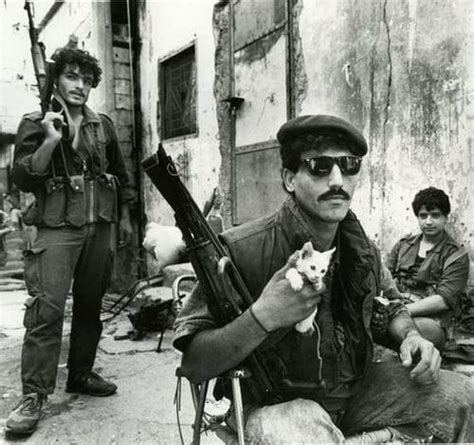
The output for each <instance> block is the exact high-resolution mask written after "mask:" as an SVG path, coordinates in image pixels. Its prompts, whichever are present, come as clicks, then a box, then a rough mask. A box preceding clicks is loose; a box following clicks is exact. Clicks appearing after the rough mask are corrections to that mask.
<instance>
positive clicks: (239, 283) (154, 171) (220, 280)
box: [142, 144, 277, 403]
mask: <svg viewBox="0 0 474 445" xmlns="http://www.w3.org/2000/svg"><path fill="white" fill-rule="evenodd" d="M142 166H143V168H144V170H145V172H146V173H147V175H148V176H149V177H150V179H151V181H152V182H153V184H154V185H155V186H156V188H157V189H158V190H159V191H160V192H161V194H162V195H163V197H164V198H165V200H166V201H167V202H168V204H169V205H170V206H171V207H172V208H173V210H174V212H175V218H176V224H177V226H178V227H179V229H180V230H181V232H182V233H183V239H184V242H185V244H186V247H187V252H188V255H189V259H190V261H191V263H192V265H193V267H194V271H195V272H196V275H197V278H198V280H199V283H200V286H201V287H202V290H203V292H204V293H205V295H206V296H207V298H208V301H207V302H208V306H209V310H210V311H211V313H212V314H213V315H214V316H215V318H216V319H217V320H218V321H219V322H221V323H222V325H225V324H227V323H229V322H230V321H232V320H234V319H235V318H237V317H238V316H239V315H240V314H242V312H243V311H245V310H246V309H247V308H248V307H249V306H250V305H251V304H252V303H253V299H252V297H251V295H250V292H249V291H248V289H247V286H246V285H245V283H244V281H243V279H242V276H241V275H240V273H239V271H238V270H237V268H236V267H235V265H234V263H233V262H232V260H231V259H230V258H229V256H228V255H227V252H226V250H225V248H224V246H223V244H222V243H221V242H220V240H219V239H218V237H217V236H216V234H215V233H214V232H213V230H212V229H211V227H210V226H209V224H208V222H207V221H206V219H205V217H204V215H203V214H202V212H201V210H200V209H199V207H198V206H197V204H196V202H195V201H194V199H193V198H192V196H191V194H190V193H189V191H188V190H187V188H186V187H185V186H184V184H183V183H182V182H181V180H180V178H179V174H178V172H177V170H176V166H175V164H174V162H173V160H172V159H171V157H170V156H168V155H167V154H166V152H165V150H164V148H163V146H162V145H161V144H160V145H159V148H158V151H157V152H156V153H155V154H154V155H152V156H150V157H148V158H147V159H145V160H144V161H143V162H142ZM244 365H245V366H247V367H248V368H249V369H250V372H251V375H252V378H253V379H254V381H255V382H256V383H257V385H258V387H259V388H258V389H259V391H258V393H256V394H253V396H254V397H257V398H258V399H260V400H261V401H264V402H266V403H271V402H273V403H274V402H275V401H276V400H277V387H276V384H275V382H274V381H273V380H272V377H271V374H270V372H269V371H268V369H267V368H266V366H265V363H264V362H263V360H261V358H260V357H259V352H258V350H256V351H254V352H253V353H252V354H251V355H250V356H249V357H248V358H247V359H246V360H245V363H244Z"/></svg>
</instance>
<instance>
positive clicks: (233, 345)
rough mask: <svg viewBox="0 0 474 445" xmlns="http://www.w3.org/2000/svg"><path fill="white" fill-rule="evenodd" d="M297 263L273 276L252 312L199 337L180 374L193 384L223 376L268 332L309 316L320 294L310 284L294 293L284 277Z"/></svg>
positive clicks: (186, 355)
mask: <svg viewBox="0 0 474 445" xmlns="http://www.w3.org/2000/svg"><path fill="white" fill-rule="evenodd" d="M293 263H294V258H293V257H292V258H290V260H289V261H288V263H287V264H286V265H285V266H284V267H283V268H282V269H280V270H279V271H277V272H276V273H275V275H273V277H272V278H271V280H270V281H269V282H268V284H267V285H266V286H265V288H264V289H263V291H262V294H261V295H260V297H259V298H258V300H257V301H256V302H255V303H254V304H253V305H252V310H253V313H254V315H255V317H256V318H257V319H258V320H259V322H260V324H261V325H262V326H263V328H262V326H260V325H259V324H258V322H257V321H256V320H255V319H254V317H253V316H252V314H251V313H250V312H249V310H247V311H245V312H244V313H243V314H242V315H240V316H239V317H238V318H236V319H235V320H233V321H232V322H231V323H229V324H228V325H226V326H224V327H222V328H218V329H211V330H206V331H202V332H199V333H197V334H196V335H195V336H194V337H193V339H192V340H191V342H190V343H189V345H188V347H187V348H186V350H185V351H184V353H183V360H182V366H181V370H182V371H183V374H184V375H185V376H186V377H187V378H189V379H190V380H191V381H192V382H195V383H198V382H202V381H204V380H208V379H210V378H213V377H216V376H218V375H219V374H222V373H223V372H224V371H227V370H228V369H230V368H232V367H234V366H236V365H238V364H239V363H241V362H242V361H243V360H244V359H245V358H247V357H248V355H249V354H250V353H252V351H253V350H254V349H255V348H256V347H257V346H259V345H260V343H261V342H262V341H263V340H264V339H265V338H266V337H267V335H268V332H270V331H273V330H276V329H279V328H283V327H288V326H292V325H294V324H295V323H297V322H298V321H301V320H303V319H304V318H306V317H307V316H308V315H310V314H311V313H312V312H313V310H314V308H315V307H316V305H317V304H318V303H319V300H320V293H321V292H322V290H321V291H319V292H316V291H315V290H314V288H313V286H311V285H309V284H307V285H305V286H304V287H303V289H302V290H301V291H300V292H296V291H294V290H293V289H292V288H291V286H290V284H289V282H288V280H287V279H286V278H285V273H286V271H287V270H288V269H289V267H291V266H292V264H293Z"/></svg>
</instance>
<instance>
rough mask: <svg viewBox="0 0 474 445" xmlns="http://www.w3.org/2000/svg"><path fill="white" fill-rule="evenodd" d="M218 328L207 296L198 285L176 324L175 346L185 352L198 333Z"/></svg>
mask: <svg viewBox="0 0 474 445" xmlns="http://www.w3.org/2000/svg"><path fill="white" fill-rule="evenodd" d="M217 327H218V326H217V324H216V322H215V321H214V318H213V317H212V315H211V313H210V311H209V308H208V306H207V302H206V296H205V294H204V292H202V289H201V286H200V285H199V283H198V284H197V285H196V286H195V287H194V289H193V290H192V292H191V294H190V295H189V297H188V298H187V300H186V301H185V303H184V306H183V309H182V310H181V312H180V313H179V314H178V317H177V318H176V321H175V323H174V332H175V334H174V338H173V346H174V347H175V348H176V349H178V350H179V351H181V352H183V351H184V350H185V349H186V348H187V346H188V344H189V342H190V341H191V339H192V337H193V336H194V335H195V334H196V333H198V332H200V331H204V330H207V329H215V328H217Z"/></svg>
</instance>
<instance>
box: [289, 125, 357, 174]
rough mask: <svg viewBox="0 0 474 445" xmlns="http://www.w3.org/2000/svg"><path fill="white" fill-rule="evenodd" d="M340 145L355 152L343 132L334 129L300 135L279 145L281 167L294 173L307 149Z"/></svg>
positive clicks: (352, 144) (321, 148)
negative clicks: (321, 132)
mask: <svg viewBox="0 0 474 445" xmlns="http://www.w3.org/2000/svg"><path fill="white" fill-rule="evenodd" d="M334 145H335V146H340V147H344V148H347V149H349V150H350V151H351V152H353V153H354V152H355V151H356V150H355V146H354V143H353V142H352V141H351V140H350V139H348V138H347V137H346V136H345V135H344V134H342V133H340V132H336V131H331V132H328V133H323V134H318V135H313V134H307V135H301V136H299V137H297V138H295V139H294V140H292V141H290V142H288V143H286V144H282V145H281V146H280V158H281V164H282V168H287V169H288V170H291V171H292V172H294V173H296V172H297V171H298V170H299V168H300V165H301V162H300V156H301V153H304V152H305V151H308V150H313V149H315V150H321V151H323V150H326V149H328V148H331V147H333V146H334Z"/></svg>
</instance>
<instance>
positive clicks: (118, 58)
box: [113, 46, 130, 64]
mask: <svg viewBox="0 0 474 445" xmlns="http://www.w3.org/2000/svg"><path fill="white" fill-rule="evenodd" d="M113 53H114V62H118V63H127V64H130V50H129V49H128V48H118V47H116V46H115V47H114V48H113Z"/></svg>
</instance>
